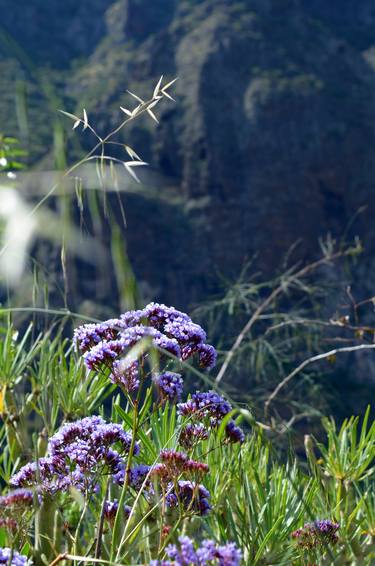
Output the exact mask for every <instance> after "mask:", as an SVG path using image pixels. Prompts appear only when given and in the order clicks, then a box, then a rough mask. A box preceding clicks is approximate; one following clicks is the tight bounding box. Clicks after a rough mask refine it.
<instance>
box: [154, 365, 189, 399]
mask: <svg viewBox="0 0 375 566" xmlns="http://www.w3.org/2000/svg"><path fill="white" fill-rule="evenodd" d="M153 381H154V383H155V385H156V387H157V389H158V391H159V395H160V398H161V400H162V401H170V402H171V403H175V402H176V401H179V400H180V399H181V395H182V389H183V386H184V381H183V379H182V377H181V375H180V374H179V373H174V372H172V371H166V372H164V373H162V374H160V375H156V376H155V377H154V379H153Z"/></svg>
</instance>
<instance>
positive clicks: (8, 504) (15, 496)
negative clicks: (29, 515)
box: [0, 488, 34, 511]
mask: <svg viewBox="0 0 375 566" xmlns="http://www.w3.org/2000/svg"><path fill="white" fill-rule="evenodd" d="M33 502H34V495H33V492H32V491H31V490H30V489H22V488H20V489H15V490H13V491H10V492H9V493H7V494H6V495H2V496H1V497H0V509H1V508H5V509H9V508H12V510H13V511H14V509H15V508H16V509H25V508H27V507H31V506H32V505H33Z"/></svg>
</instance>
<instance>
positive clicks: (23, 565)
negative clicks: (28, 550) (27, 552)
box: [0, 548, 32, 566]
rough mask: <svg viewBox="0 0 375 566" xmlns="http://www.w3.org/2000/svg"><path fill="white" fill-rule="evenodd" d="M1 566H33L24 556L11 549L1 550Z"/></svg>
mask: <svg viewBox="0 0 375 566" xmlns="http://www.w3.org/2000/svg"><path fill="white" fill-rule="evenodd" d="M0 564H6V565H7V566H29V565H31V564H32V562H31V560H28V558H27V557H26V556H24V555H23V554H19V552H16V551H15V550H13V551H12V549H10V548H0Z"/></svg>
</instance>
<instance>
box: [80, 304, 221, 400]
mask: <svg viewBox="0 0 375 566" xmlns="http://www.w3.org/2000/svg"><path fill="white" fill-rule="evenodd" d="M147 337H148V338H150V339H151V341H152V344H153V345H154V346H155V347H157V348H159V349H161V350H166V351H167V352H169V353H170V354H172V355H174V356H176V357H177V358H179V359H181V360H186V359H188V358H189V357H191V356H193V355H194V354H197V356H198V359H199V364H200V366H201V367H203V368H212V367H213V366H214V365H215V363H216V351H215V348H213V346H211V345H210V344H206V333H205V332H204V330H203V329H202V328H201V327H200V326H199V325H198V324H195V323H194V322H193V321H192V320H191V318H190V317H189V316H188V315H187V314H186V313H183V312H180V311H178V310H177V309H175V308H174V307H167V306H165V305H161V304H157V303H150V304H149V305H147V306H146V307H145V308H144V309H141V310H136V311H129V312H127V313H125V314H123V315H121V317H120V318H119V319H111V320H107V321H105V322H101V323H99V324H85V325H83V326H80V327H79V328H77V329H76V330H75V332H74V343H75V346H76V348H77V349H78V350H79V351H80V352H81V353H82V354H83V356H84V360H85V364H86V366H87V367H88V368H89V369H96V370H100V369H101V368H102V367H103V366H106V367H110V368H111V370H112V375H111V379H112V381H113V382H114V383H119V384H121V385H123V386H124V387H125V388H128V391H132V390H134V389H135V388H137V387H138V385H139V384H138V377H137V375H136V374H137V369H136V368H135V366H133V365H132V366H131V368H128V367H126V368H119V367H118V366H115V367H114V362H115V361H117V360H118V359H119V358H121V356H124V355H126V354H127V352H128V351H129V350H130V349H131V348H132V347H133V346H134V345H135V344H137V342H139V341H140V340H142V339H143V338H147ZM124 369H125V372H124ZM175 385H176V391H174V397H177V398H178V395H179V391H180V383H179V382H176V383H175ZM171 394H172V393H171V392H170V391H169V392H168V391H167V390H166V392H165V395H166V396H167V397H168V398H169V396H170V395H171Z"/></svg>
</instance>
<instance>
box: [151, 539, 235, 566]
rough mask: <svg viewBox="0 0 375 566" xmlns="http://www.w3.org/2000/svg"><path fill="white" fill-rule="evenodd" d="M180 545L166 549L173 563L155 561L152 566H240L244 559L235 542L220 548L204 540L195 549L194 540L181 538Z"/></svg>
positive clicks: (172, 545) (171, 545)
mask: <svg viewBox="0 0 375 566" xmlns="http://www.w3.org/2000/svg"><path fill="white" fill-rule="evenodd" d="M178 543H179V544H178V545H175V544H170V545H169V546H167V548H166V554H167V556H168V558H170V559H171V560H172V562H171V561H157V560H154V561H153V562H151V563H150V566H151V565H154V566H206V565H208V564H210V565H211V564H212V565H215V566H239V564H240V562H241V559H242V553H241V551H240V550H239V549H238V548H237V547H236V545H235V544H234V543H233V542H230V543H228V544H225V545H223V546H219V545H217V544H216V543H215V542H214V541H212V540H204V541H203V542H202V544H201V546H198V547H197V548H195V546H194V543H193V541H192V539H190V538H189V537H187V536H181V537H179V539H178Z"/></svg>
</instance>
